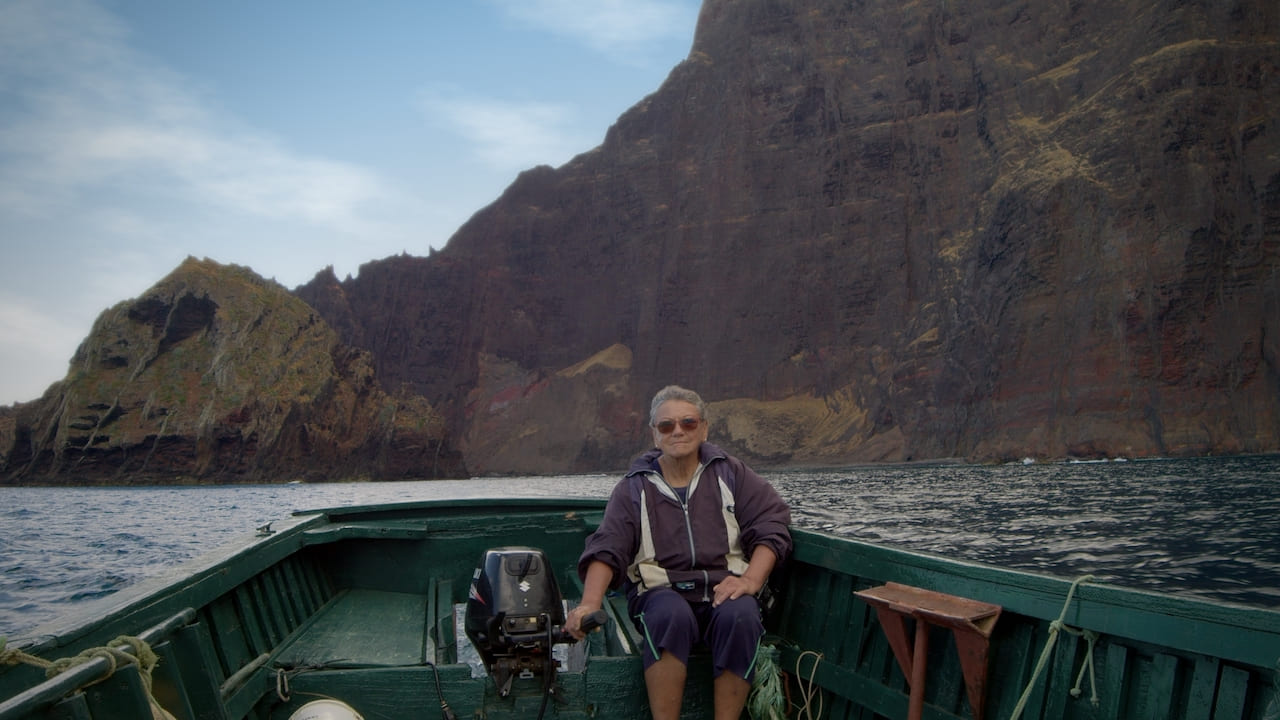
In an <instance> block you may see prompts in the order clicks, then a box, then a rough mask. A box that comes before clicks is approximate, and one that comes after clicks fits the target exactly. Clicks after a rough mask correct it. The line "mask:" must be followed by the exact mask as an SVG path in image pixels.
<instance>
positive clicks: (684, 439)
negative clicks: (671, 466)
mask: <svg viewBox="0 0 1280 720" xmlns="http://www.w3.org/2000/svg"><path fill="white" fill-rule="evenodd" d="M688 419H693V420H697V421H698V424H697V427H694V428H692V429H690V428H688V427H685V424H684V423H682V422H681V421H682V420H688ZM654 420H655V427H654V428H653V444H654V445H655V446H656V447H657V448H658V449H659V450H661V451H662V453H663V454H664V455H669V456H671V457H672V458H673V459H676V460H678V459H680V458H683V457H687V456H689V455H696V454H697V452H698V448H699V447H701V446H702V443H703V442H705V441H706V439H707V423H706V421H705V420H703V418H702V416H701V415H699V414H698V408H697V406H696V405H694V404H693V403H689V402H685V401H683V400H668V401H666V402H664V403H662V404H661V405H659V406H658V412H657V413H656V414H655V415H654ZM668 423H670V424H671V425H674V427H672V428H671V432H669V433H663V432H662V431H661V430H660V429H659V428H664V429H665V428H666V427H668Z"/></svg>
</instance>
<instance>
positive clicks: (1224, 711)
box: [1213, 665, 1249, 720]
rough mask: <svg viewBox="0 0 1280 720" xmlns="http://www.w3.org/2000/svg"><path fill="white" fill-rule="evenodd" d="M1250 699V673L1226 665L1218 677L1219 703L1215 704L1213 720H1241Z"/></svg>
mask: <svg viewBox="0 0 1280 720" xmlns="http://www.w3.org/2000/svg"><path fill="white" fill-rule="evenodd" d="M1248 697H1249V673H1247V672H1245V671H1243V670H1241V669H1239V668H1234V667H1231V666H1229V665H1224V666H1223V668H1222V674H1221V675H1220V676H1219V677H1218V701H1217V702H1216V703H1214V707H1213V720H1240V719H1241V718H1243V717H1244V711H1245V707H1246V702H1247V700H1248Z"/></svg>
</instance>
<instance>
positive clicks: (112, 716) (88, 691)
mask: <svg viewBox="0 0 1280 720" xmlns="http://www.w3.org/2000/svg"><path fill="white" fill-rule="evenodd" d="M84 694H85V697H86V699H87V700H88V702H89V708H90V711H91V712H92V714H93V719H94V720H138V718H149V717H151V700H150V698H149V696H148V695H147V689H146V687H145V686H144V685H143V684H142V676H141V675H139V674H138V666H137V665H124V666H122V667H119V668H117V669H116V671H115V673H114V674H113V675H111V677H109V678H107V679H106V680H103V681H102V682H100V683H97V684H96V685H90V686H89V687H87V688H85V690H84Z"/></svg>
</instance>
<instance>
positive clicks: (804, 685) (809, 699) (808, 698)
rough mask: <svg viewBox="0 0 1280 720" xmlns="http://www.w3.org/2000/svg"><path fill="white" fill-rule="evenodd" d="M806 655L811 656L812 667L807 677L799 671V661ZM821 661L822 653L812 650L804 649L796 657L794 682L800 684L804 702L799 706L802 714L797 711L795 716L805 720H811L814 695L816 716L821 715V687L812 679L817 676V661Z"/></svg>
mask: <svg viewBox="0 0 1280 720" xmlns="http://www.w3.org/2000/svg"><path fill="white" fill-rule="evenodd" d="M806 655H812V656H813V667H812V668H810V670H809V677H807V678H806V677H804V675H803V674H801V672H800V661H801V660H804V658H805V656H806ZM821 661H822V653H820V652H814V651H812V650H805V651H804V652H802V653H800V655H799V657H797V658H796V682H797V683H798V684H799V685H800V691H801V693H803V695H804V704H803V705H801V706H800V712H801V713H803V715H800V714H799V713H797V715H796V717H804V718H805V719H806V720H813V718H814V714H813V699H814V698H815V697H817V698H818V713H817V717H819V718H820V717H822V711H823V709H824V708H823V699H822V687H821V686H819V685H818V684H816V683H814V681H813V680H814V678H815V677H817V675H818V663H819V662H821Z"/></svg>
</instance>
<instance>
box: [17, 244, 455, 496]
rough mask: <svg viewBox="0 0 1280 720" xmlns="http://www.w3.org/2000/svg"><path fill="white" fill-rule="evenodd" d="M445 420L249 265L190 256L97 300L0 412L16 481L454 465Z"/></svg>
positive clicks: (395, 470)
mask: <svg viewBox="0 0 1280 720" xmlns="http://www.w3.org/2000/svg"><path fill="white" fill-rule="evenodd" d="M443 434H444V426H443V422H442V418H441V417H440V416H439V415H438V414H437V413H435V412H434V411H433V410H432V408H431V407H430V405H429V404H428V403H426V401H425V400H423V399H422V398H421V397H420V396H414V395H407V396H400V397H395V396H392V395H390V394H388V393H387V392H386V391H384V390H383V389H382V388H381V387H380V386H379V384H378V383H377V382H375V380H374V375H373V369H372V365H371V363H370V358H369V356H368V354H367V353H365V352H363V351H360V350H356V349H354V348H351V347H349V346H346V345H344V344H342V343H341V342H339V340H338V336H337V333H335V332H334V331H333V330H332V329H331V328H330V327H329V326H328V324H327V323H325V321H324V320H322V319H321V318H320V317H319V316H318V315H317V314H316V312H315V311H314V310H313V309H312V308H310V307H308V306H307V304H306V303H304V302H302V301H301V300H299V299H298V298H296V297H295V296H293V295H292V294H290V293H289V292H288V291H287V290H286V289H285V288H283V287H281V286H279V285H277V284H275V283H274V282H268V281H265V280H263V279H262V278H260V277H258V276H257V275H255V274H254V273H253V272H251V271H250V270H248V269H246V268H239V267H234V266H222V265H219V264H217V263H214V262H210V261H207V260H206V261H196V260H192V259H189V260H187V261H186V262H185V263H183V264H182V266H180V267H179V268H178V269H177V270H175V271H174V272H173V273H172V274H171V275H170V276H169V277H167V278H165V279H164V280H162V281H161V282H160V283H158V284H157V285H156V286H155V287H154V288H152V289H151V290H150V291H148V292H147V293H145V294H144V295H143V296H141V297H139V298H136V299H134V300H132V301H129V302H125V303H121V304H120V305H117V306H116V307H114V308H111V309H110V310H108V311H106V312H104V313H103V314H102V315H101V316H100V317H99V318H98V320H97V322H96V323H95V324H94V328H93V331H92V332H91V334H90V335H89V337H88V338H87V339H86V340H85V341H84V343H83V344H82V345H81V346H80V349H79V350H78V351H77V352H76V355H75V358H74V359H73V360H72V363H71V371H70V373H69V374H68V376H67V377H66V379H65V380H63V381H62V382H59V383H56V384H54V385H53V386H52V387H51V388H49V390H48V391H47V392H46V393H45V394H44V396H43V397H42V398H41V399H40V400H38V401H36V402H34V403H28V404H24V405H20V406H17V407H16V408H11V409H8V411H7V412H6V414H5V417H4V418H3V419H2V420H0V441H2V442H3V449H4V451H5V453H4V455H3V457H2V458H0V462H2V464H0V477H2V478H3V479H4V480H5V481H7V482H10V483H51V482H76V483H187V482H255V481H256V482H268V481H271V482H279V481H288V480H318V479H354V478H361V477H379V478H388V477H406V476H408V477H430V476H432V475H433V474H456V473H457V472H459V468H458V462H457V456H456V454H454V453H451V452H449V451H448V449H447V446H446V445H445V443H444V438H443Z"/></svg>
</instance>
